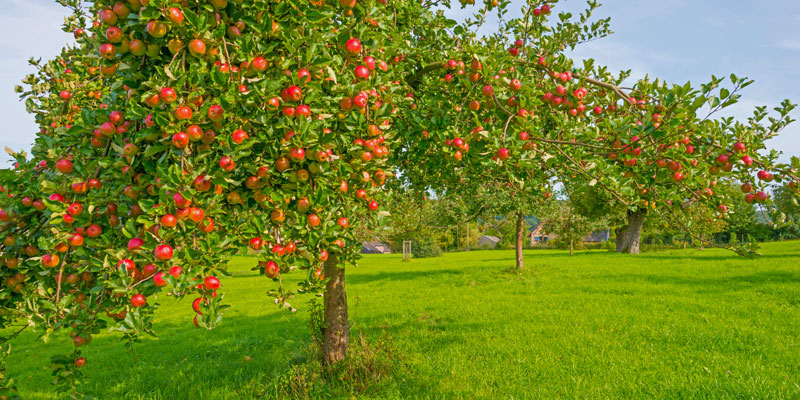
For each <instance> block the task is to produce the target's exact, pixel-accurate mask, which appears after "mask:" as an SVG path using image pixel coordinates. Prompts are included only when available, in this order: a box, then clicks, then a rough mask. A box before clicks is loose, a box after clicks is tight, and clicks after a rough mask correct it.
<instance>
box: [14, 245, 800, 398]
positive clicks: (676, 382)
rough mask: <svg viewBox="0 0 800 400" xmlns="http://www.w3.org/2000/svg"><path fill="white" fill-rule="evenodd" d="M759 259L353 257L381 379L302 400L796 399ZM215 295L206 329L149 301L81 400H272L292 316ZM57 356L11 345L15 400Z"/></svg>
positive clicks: (782, 299)
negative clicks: (138, 339) (138, 330)
mask: <svg viewBox="0 0 800 400" xmlns="http://www.w3.org/2000/svg"><path fill="white" fill-rule="evenodd" d="M763 253H764V256H763V257H760V258H757V259H753V260H751V259H745V258H739V257H737V256H735V255H733V254H731V253H728V252H724V251H721V250H674V251H667V252H661V253H647V254H642V255H639V256H627V255H618V254H611V253H606V252H603V251H592V252H578V253H576V255H574V256H569V255H568V254H567V253H566V252H563V251H556V250H553V251H526V252H525V262H526V267H527V270H526V272H525V273H523V274H521V275H517V274H511V273H508V272H506V271H507V270H508V268H509V267H511V266H512V265H513V263H514V255H513V251H472V252H466V253H450V254H446V255H445V256H443V257H440V258H435V259H420V260H415V261H413V262H411V263H403V262H401V260H400V257H399V256H396V255H388V256H383V255H381V256H367V257H365V259H364V260H363V262H362V263H361V265H359V266H358V267H356V268H352V269H349V270H348V277H347V284H348V293H349V301H350V307H351V308H350V310H351V317H352V319H353V323H354V326H353V329H354V332H358V331H363V333H364V335H365V336H367V337H368V338H378V337H381V336H383V335H388V336H391V338H392V343H393V344H392V346H393V348H394V349H395V354H396V355H399V358H398V359H397V367H396V368H395V370H394V371H393V375H392V376H391V377H390V378H388V379H385V380H383V381H381V382H380V383H379V384H377V385H376V386H373V387H371V388H370V389H369V390H368V391H366V392H364V393H352V392H349V391H348V389H347V388H346V387H345V386H342V385H336V384H333V385H330V386H328V387H326V388H324V390H318V391H316V392H314V393H312V397H325V398H351V397H355V398H381V399H383V398H437V399H438V398H475V399H488V398H491V399H495V398H498V399H503V398H505V399H511V398H513V399H525V398H613V399H651V398H665V399H676V398H678V399H679V398H701V399H706V398H708V399H711V398H713V399H717V398H759V399H762V398H800V243H799V242H784V243H769V244H765V245H764V248H763ZM252 262H253V261H252V259H248V258H246V257H241V258H237V259H235V260H234V261H233V262H232V266H231V269H232V270H234V271H247V270H248V269H249V268H250V264H251V263H252ZM223 284H224V289H225V292H226V293H227V294H226V299H227V300H228V301H229V302H230V303H231V304H233V305H234V307H233V308H232V309H230V310H228V311H229V312H228V313H227V314H226V320H225V322H224V323H223V325H222V326H221V327H220V328H218V329H216V330H214V331H204V330H200V329H196V328H194V327H193V326H192V324H191V318H192V311H191V306H190V301H191V299H187V300H184V301H183V302H180V303H177V304H176V303H175V302H174V301H172V300H171V299H162V300H161V302H162V306H161V308H160V309H159V310H158V312H157V330H158V332H159V336H160V338H159V339H158V340H155V339H147V338H145V339H144V340H143V342H142V343H141V344H139V345H138V346H137V347H136V356H137V361H136V362H133V361H132V357H131V355H130V354H129V353H127V351H126V349H125V347H124V346H123V345H122V344H120V342H119V341H118V339H117V338H116V337H115V335H113V334H103V335H99V336H98V337H96V338H95V340H94V342H93V343H92V345H91V346H89V347H88V348H87V350H86V353H85V355H86V357H87V358H88V360H89V366H88V367H87V368H86V369H85V372H86V375H87V377H88V378H89V379H90V381H91V384H90V385H89V387H88V389H89V390H90V391H91V392H92V393H94V394H95V395H96V396H97V397H98V398H101V399H246V398H269V397H279V396H278V395H276V394H275V389H274V387H275V386H276V382H279V381H280V379H279V378H281V377H282V378H283V379H285V378H286V374H285V371H287V369H288V368H289V365H291V364H293V363H296V362H302V360H303V359H304V357H306V355H307V352H306V351H305V349H306V348H307V346H308V343H309V340H310V338H309V333H308V327H307V321H308V314H307V313H306V312H305V311H300V312H298V313H297V314H289V313H287V312H282V311H278V310H277V309H276V307H275V306H274V305H273V304H272V303H271V302H270V299H268V298H266V297H265V296H264V292H265V291H266V288H267V287H268V286H269V285H271V283H270V282H268V281H266V280H265V279H264V278H262V277H258V276H254V275H252V274H248V273H245V272H242V274H240V275H236V276H235V277H232V278H228V279H226V280H224V281H223ZM305 301H306V299H296V305H297V306H302V305H303V304H304V303H305ZM301 308H302V307H301ZM66 340H67V339H66V337H64V336H62V337H61V338H60V340H58V341H57V343H48V344H43V343H37V342H36V339H35V336H34V335H30V334H28V335H25V336H22V337H21V338H19V339H18V340H17V341H16V343H15V345H14V353H13V356H12V357H11V359H10V361H9V373H10V374H12V375H14V376H16V377H17V379H18V380H19V388H20V390H21V395H22V396H23V398H25V399H51V398H57V396H56V395H55V394H54V392H53V389H52V388H51V386H50V385H49V370H48V368H47V360H48V359H49V357H50V355H51V354H54V353H55V352H57V351H58V348H57V347H63V346H68V345H67V343H66Z"/></svg>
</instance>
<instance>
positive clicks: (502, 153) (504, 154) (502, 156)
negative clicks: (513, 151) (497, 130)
mask: <svg viewBox="0 0 800 400" xmlns="http://www.w3.org/2000/svg"><path fill="white" fill-rule="evenodd" d="M508 156H509V152H508V149H507V148H505V147H501V148H500V149H499V150H497V155H496V157H497V158H498V159H499V160H507V159H508Z"/></svg>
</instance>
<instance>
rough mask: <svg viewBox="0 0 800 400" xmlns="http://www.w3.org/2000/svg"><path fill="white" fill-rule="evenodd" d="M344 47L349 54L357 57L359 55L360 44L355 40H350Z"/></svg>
mask: <svg viewBox="0 0 800 400" xmlns="http://www.w3.org/2000/svg"><path fill="white" fill-rule="evenodd" d="M344 47H345V50H347V52H348V53H350V54H353V55H357V54H359V53H361V42H359V41H358V39H356V38H350V39H349V40H348V41H347V43H346V44H345V46H344Z"/></svg>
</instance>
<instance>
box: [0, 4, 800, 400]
mask: <svg viewBox="0 0 800 400" xmlns="http://www.w3.org/2000/svg"><path fill="white" fill-rule="evenodd" d="M58 3H60V4H62V5H64V6H66V7H67V8H68V9H69V10H71V15H70V16H69V17H68V18H67V19H66V22H65V25H64V30H65V31H66V32H68V33H69V34H70V35H73V36H74V39H75V43H74V45H72V46H70V47H67V48H65V49H64V50H63V51H62V53H61V54H60V55H58V56H56V57H55V58H53V59H52V60H49V61H42V62H39V63H38V64H37V65H36V68H37V72H36V73H34V74H32V75H30V76H28V77H26V78H25V79H24V81H23V83H24V85H25V86H24V87H21V88H20V91H21V96H22V98H23V99H24V100H25V104H26V106H27V108H28V111H29V112H30V113H31V114H33V115H34V116H35V118H36V122H37V124H38V125H39V128H40V130H39V133H38V136H37V139H36V141H35V144H34V146H33V148H32V150H31V154H25V153H23V152H12V156H13V157H14V158H15V160H16V163H15V165H14V168H13V169H9V170H2V171H0V186H2V192H3V194H2V198H0V236H2V237H3V242H2V247H0V265H1V266H0V276H1V277H2V279H3V285H2V288H0V327H3V328H5V327H9V326H22V328H21V330H19V331H16V333H15V334H13V335H12V336H11V337H8V338H6V341H8V340H10V339H12V338H13V337H14V336H16V335H18V334H19V333H20V332H22V331H23V330H25V329H26V328H28V327H31V328H34V327H35V329H36V330H37V332H40V333H41V334H42V335H44V336H50V335H53V334H54V333H56V332H59V331H66V332H69V336H70V338H71V343H68V344H67V343H65V344H64V348H65V354H64V355H63V356H60V357H56V358H54V362H53V364H54V368H55V370H56V372H57V373H56V374H55V376H56V377H57V379H56V384H57V385H58V386H59V387H60V388H62V389H63V391H64V392H68V393H73V394H77V393H78V388H79V384H80V382H81V379H82V378H81V376H82V373H81V371H82V370H83V369H85V368H91V365H92V360H91V359H89V358H86V357H84V356H83V355H82V350H83V349H84V347H85V346H91V342H92V337H93V335H96V334H98V333H99V332H101V331H105V330H113V331H115V332H119V334H120V336H121V338H122V341H123V342H124V343H126V344H127V345H128V346H135V343H136V342H137V341H138V338H139V337H141V336H142V335H146V334H152V333H153V332H154V327H153V323H152V321H153V314H154V312H156V310H157V308H158V306H159V303H161V302H165V301H173V299H174V298H183V297H187V298H189V299H191V300H192V301H191V307H192V309H193V310H194V312H195V317H194V319H193V320H189V321H186V324H187V326H192V325H194V326H197V327H199V328H202V329H213V328H214V327H216V326H217V325H218V324H220V323H221V321H222V315H223V312H224V310H225V309H226V308H228V307H229V305H227V304H226V303H225V301H224V290H225V280H226V276H227V272H226V263H227V261H228V260H229V259H230V258H231V257H232V256H234V255H235V254H238V253H239V252H240V251H242V250H243V249H250V250H252V251H257V252H258V253H257V254H258V256H257V257H258V260H257V261H256V262H255V263H254V265H253V266H252V267H253V270H255V271H258V273H259V274H261V275H263V287H264V292H265V293H266V296H267V297H268V298H269V299H272V300H274V303H275V304H276V305H277V306H278V307H280V308H282V309H286V310H289V311H293V310H295V306H296V304H294V302H295V301H297V299H298V297H297V296H298V295H301V294H305V295H309V296H321V297H322V298H324V340H323V342H322V343H321V352H322V355H323V357H324V360H325V362H326V363H328V364H336V363H338V362H340V361H342V360H343V359H345V357H346V356H347V352H348V347H349V343H350V321H349V315H348V308H347V305H348V303H347V295H346V290H345V271H346V269H345V266H346V265H347V266H348V268H349V267H351V266H353V265H355V264H356V263H357V261H358V259H359V251H360V249H361V241H360V240H359V238H358V237H357V234H356V232H357V231H358V230H359V229H362V228H364V227H369V226H371V224H374V220H375V218H376V217H377V215H378V213H379V212H380V210H381V209H382V206H383V204H384V203H385V200H386V198H387V196H388V195H391V193H392V189H393V188H397V187H400V186H405V187H412V188H414V189H415V190H418V191H419V192H420V193H427V192H429V191H436V192H459V191H463V192H466V193H472V192H476V191H479V190H489V191H493V192H498V193H504V194H505V196H507V197H505V200H503V202H502V204H498V205H497V207H496V209H502V210H505V211H503V212H516V213H517V215H519V221H520V222H519V224H518V226H519V228H518V238H519V239H518V243H517V246H518V249H519V252H518V258H517V260H518V261H517V266H518V268H520V269H521V268H522V256H521V248H522V239H521V238H522V236H521V234H522V228H521V218H522V215H523V214H522V213H523V212H526V209H525V208H524V206H523V203H525V202H529V201H531V199H542V198H546V197H549V196H551V195H552V192H553V188H554V186H556V185H564V186H566V187H583V188H589V187H591V188H593V190H595V191H596V192H597V193H598V196H600V197H602V198H603V199H606V200H607V201H604V206H606V207H608V208H611V209H615V210H618V211H621V212H622V213H624V214H625V215H626V218H627V221H626V223H625V224H624V225H625V226H626V227H625V228H624V229H622V230H621V235H620V233H618V241H619V240H621V242H618V251H621V252H630V253H638V251H639V241H640V231H641V227H642V223H643V221H644V218H645V217H646V216H651V215H652V216H656V217H657V218H662V219H664V220H667V221H669V222H670V223H671V224H675V225H677V226H681V227H683V228H685V229H686V231H688V232H692V230H693V226H691V221H690V220H689V218H688V215H689V214H690V213H691V212H693V210H697V209H702V210H706V211H708V213H710V214H711V215H712V217H713V218H716V219H721V220H724V219H726V218H728V217H729V216H730V215H732V214H734V213H735V212H736V210H735V209H734V207H733V203H732V201H731V199H729V198H727V197H726V195H725V194H724V193H722V192H721V191H720V192H719V193H718V192H717V191H716V190H715V187H717V185H720V184H721V183H723V182H734V181H735V182H738V184H740V185H741V192H742V193H740V194H739V196H742V197H743V198H744V199H745V200H746V201H747V202H758V203H766V202H769V201H771V200H770V191H769V190H768V189H767V188H768V187H769V186H770V185H782V186H785V187H786V188H788V190H790V191H792V192H793V193H794V194H795V196H797V195H798V186H799V185H800V172H798V170H800V160H798V159H797V158H793V159H792V163H791V164H782V163H779V162H778V156H779V154H778V153H777V152H774V151H773V152H767V151H766V150H765V149H766V147H765V145H764V142H765V141H766V140H768V139H770V138H773V137H775V136H776V135H778V134H779V132H780V131H781V130H782V129H783V128H784V127H785V126H786V125H787V124H789V123H790V122H792V119H791V118H790V117H789V113H790V111H791V110H792V109H793V108H794V105H793V104H792V103H790V102H789V101H788V100H786V101H784V102H782V103H781V106H780V107H778V108H776V109H775V110H774V112H772V113H768V112H767V111H765V110H764V109H761V108H759V109H757V110H756V112H755V113H754V115H753V116H752V117H751V118H750V119H749V120H747V121H735V120H733V119H729V118H717V117H716V115H717V113H718V112H719V111H720V110H722V109H724V108H725V107H729V106H731V105H733V104H735V103H736V102H737V101H738V100H739V98H740V92H741V90H742V89H744V88H745V87H747V86H748V85H749V84H751V83H752V81H750V80H748V79H746V78H740V77H737V76H735V75H730V77H728V78H727V79H722V78H716V77H714V78H712V80H710V81H709V82H708V83H705V84H702V85H700V86H699V87H692V86H690V85H688V84H686V85H681V84H669V83H666V82H663V81H661V80H650V79H646V80H641V81H638V82H635V83H634V84H633V85H632V86H631V87H628V88H623V87H622V82H623V80H625V78H626V75H625V74H618V75H615V74H612V73H611V72H609V71H608V70H607V68H605V67H603V66H599V65H595V64H594V63H593V62H592V61H591V60H590V61H587V62H584V63H583V65H578V64H576V63H574V62H573V60H571V59H570V58H568V57H566V56H565V55H564V52H565V51H566V50H569V49H572V48H574V47H575V46H577V45H579V44H580V43H582V42H585V41H589V40H594V39H598V38H601V37H603V36H606V35H607V34H608V33H609V32H610V30H609V21H608V20H603V19H601V20H595V19H593V18H591V11H593V9H594V8H596V7H597V5H596V4H594V3H590V8H589V9H588V10H586V12H585V13H584V14H581V15H580V16H578V17H577V18H572V19H570V18H569V17H568V16H563V15H562V16H559V15H557V10H558V4H557V2H556V1H547V2H544V1H541V0H538V1H534V0H531V1H528V4H527V5H526V6H525V7H523V8H522V9H521V10H512V11H513V13H512V15H513V18H510V19H506V20H504V22H503V24H502V25H501V27H500V30H499V32H497V33H496V34H495V35H491V36H478V35H477V34H476V33H475V32H476V31H477V29H478V28H479V27H480V26H481V24H482V19H481V18H477V20H476V21H475V22H468V23H464V24H457V23H456V22H455V21H452V20H448V19H447V18H445V17H444V16H443V15H442V14H441V13H440V12H437V11H435V7H436V6H449V4H448V1H432V2H425V3H424V4H421V3H420V2H417V1H406V0H376V1H373V0H318V1H314V0H312V1H293V0H283V1H266V0H249V1H243V0H183V1H176V0H149V1H148V0H120V1H101V0H98V1H89V2H82V1H79V0H59V1H58ZM471 3H473V2H472V1H466V2H463V4H462V6H463V7H470V8H474V9H475V11H476V12H477V13H478V14H477V15H478V16H483V17H484V18H485V16H486V15H487V13H499V14H505V13H506V12H508V11H509V10H508V9H507V4H506V2H504V1H500V2H498V1H496V0H495V1H488V2H486V3H485V4H471ZM620 238H621V239H620ZM730 249H731V250H734V251H736V252H738V253H740V254H742V255H748V256H749V255H753V254H754V253H755V252H756V250H757V249H756V248H755V247H754V245H753V244H751V243H743V244H737V245H731V246H730ZM287 274H297V275H299V276H301V277H302V281H301V283H300V284H298V285H297V286H295V287H290V286H288V285H286V284H285V283H284V281H283V279H282V278H283V277H284V276H286V275H287ZM170 297H171V298H173V299H171V298H170ZM42 363H43V364H44V363H46V360H42Z"/></svg>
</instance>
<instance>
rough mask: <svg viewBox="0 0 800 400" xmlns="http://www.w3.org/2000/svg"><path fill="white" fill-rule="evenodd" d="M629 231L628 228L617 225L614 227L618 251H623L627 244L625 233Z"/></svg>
mask: <svg viewBox="0 0 800 400" xmlns="http://www.w3.org/2000/svg"><path fill="white" fill-rule="evenodd" d="M626 233H627V229H625V228H621V227H617V228H615V229H614V235H615V236H616V241H617V253H622V248H623V246H625V234H626Z"/></svg>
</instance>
